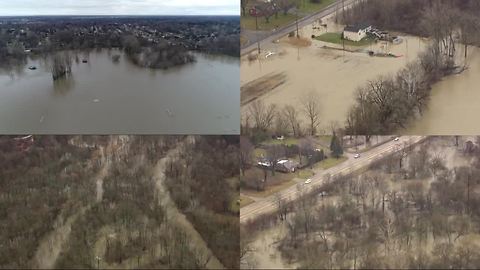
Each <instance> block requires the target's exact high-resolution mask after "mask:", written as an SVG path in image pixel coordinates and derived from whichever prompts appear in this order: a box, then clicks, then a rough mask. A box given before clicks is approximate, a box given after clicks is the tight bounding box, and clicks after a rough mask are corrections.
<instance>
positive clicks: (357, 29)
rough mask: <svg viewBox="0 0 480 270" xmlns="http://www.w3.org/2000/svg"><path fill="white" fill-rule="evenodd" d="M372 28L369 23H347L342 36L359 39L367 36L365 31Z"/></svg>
mask: <svg viewBox="0 0 480 270" xmlns="http://www.w3.org/2000/svg"><path fill="white" fill-rule="evenodd" d="M371 29H372V26H371V25H369V24H356V25H347V26H346V27H345V28H344V29H343V38H344V39H348V40H351V41H360V40H362V39H363V38H365V37H366V36H367V32H368V31H370V30H371Z"/></svg>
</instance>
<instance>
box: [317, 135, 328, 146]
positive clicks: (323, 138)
mask: <svg viewBox="0 0 480 270" xmlns="http://www.w3.org/2000/svg"><path fill="white" fill-rule="evenodd" d="M317 140H318V142H319V143H320V144H321V145H325V146H330V143H331V142H332V136H330V135H324V136H320V137H318V139H317ZM324 150H325V149H324ZM326 150H328V149H326Z"/></svg>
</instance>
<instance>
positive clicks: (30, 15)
mask: <svg viewBox="0 0 480 270" xmlns="http://www.w3.org/2000/svg"><path fill="white" fill-rule="evenodd" d="M42 16H43V17H46V16H105V17H114V16H238V17H240V14H115V15H107V14H22V15H1V14H0V17H42Z"/></svg>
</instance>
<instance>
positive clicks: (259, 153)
mask: <svg viewBox="0 0 480 270" xmlns="http://www.w3.org/2000/svg"><path fill="white" fill-rule="evenodd" d="M253 155H254V156H255V157H256V158H260V157H262V156H263V157H265V156H267V151H266V150H265V149H262V148H255V149H254V150H253Z"/></svg>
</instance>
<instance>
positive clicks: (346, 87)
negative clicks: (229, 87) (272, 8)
mask: <svg viewBox="0 0 480 270" xmlns="http://www.w3.org/2000/svg"><path fill="white" fill-rule="evenodd" d="M313 27H316V28H318V27H320V25H319V24H314V25H313V26H312V25H309V26H306V27H304V28H303V29H301V31H300V33H301V34H300V35H301V36H302V37H305V38H308V39H310V37H311V35H312V34H314V35H317V36H318V35H320V34H322V33H325V32H326V31H327V30H328V31H329V32H335V31H340V26H338V25H335V24H333V23H332V22H331V21H330V22H328V23H327V29H324V28H321V27H320V28H321V29H313ZM404 39H405V40H404V42H403V43H401V44H398V45H393V44H389V45H388V46H385V44H382V43H377V44H372V45H368V46H364V47H347V49H351V50H358V49H363V50H365V49H367V50H373V51H376V52H385V53H388V52H391V53H393V54H395V55H400V56H401V57H399V58H385V57H370V56H368V54H367V53H365V52H343V51H339V50H333V49H325V48H322V47H323V46H324V45H327V46H332V47H337V48H340V47H341V46H339V45H334V44H331V43H324V42H321V41H317V40H312V44H311V46H308V47H296V46H294V45H291V44H290V43H289V38H288V37H285V38H283V39H281V40H279V42H278V43H272V44H271V45H269V46H268V47H265V48H263V49H264V51H263V53H262V55H261V57H260V60H256V61H249V60H248V59H247V57H244V58H243V59H242V62H241V67H240V72H241V84H242V85H244V84H246V83H248V82H251V81H253V80H255V79H258V78H261V77H263V76H265V75H267V74H272V73H281V72H285V74H287V81H286V83H285V84H283V85H281V86H279V87H277V88H276V89H274V90H272V91H271V92H270V93H268V94H266V95H264V96H262V97H261V98H260V100H263V101H264V102H265V103H275V104H278V105H286V104H293V105H296V106H297V107H298V108H301V98H302V97H303V96H306V95H308V94H309V93H310V92H314V93H317V94H318V96H319V99H320V104H321V129H326V128H327V127H328V125H329V124H330V122H332V121H337V122H339V123H341V124H343V123H344V122H345V119H346V115H347V113H348V109H349V108H350V106H351V105H352V104H353V103H354V93H355V90H356V89H357V87H358V86H361V85H364V84H365V83H366V82H367V81H368V80H372V79H375V78H377V77H378V76H379V75H387V74H395V73H396V72H397V71H398V70H400V69H401V68H403V67H404V66H405V65H406V64H407V63H408V62H409V61H413V60H414V59H416V58H417V55H418V53H419V52H421V51H422V50H423V49H424V48H425V46H426V42H425V41H423V40H421V39H419V38H417V37H408V36H407V37H404ZM268 51H271V52H274V53H276V54H275V55H272V56H269V57H268V58H266V57H265V56H266V54H267V52H268ZM247 108H248V104H247V105H246V106H243V107H242V112H243V113H245V112H246V111H247Z"/></svg>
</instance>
